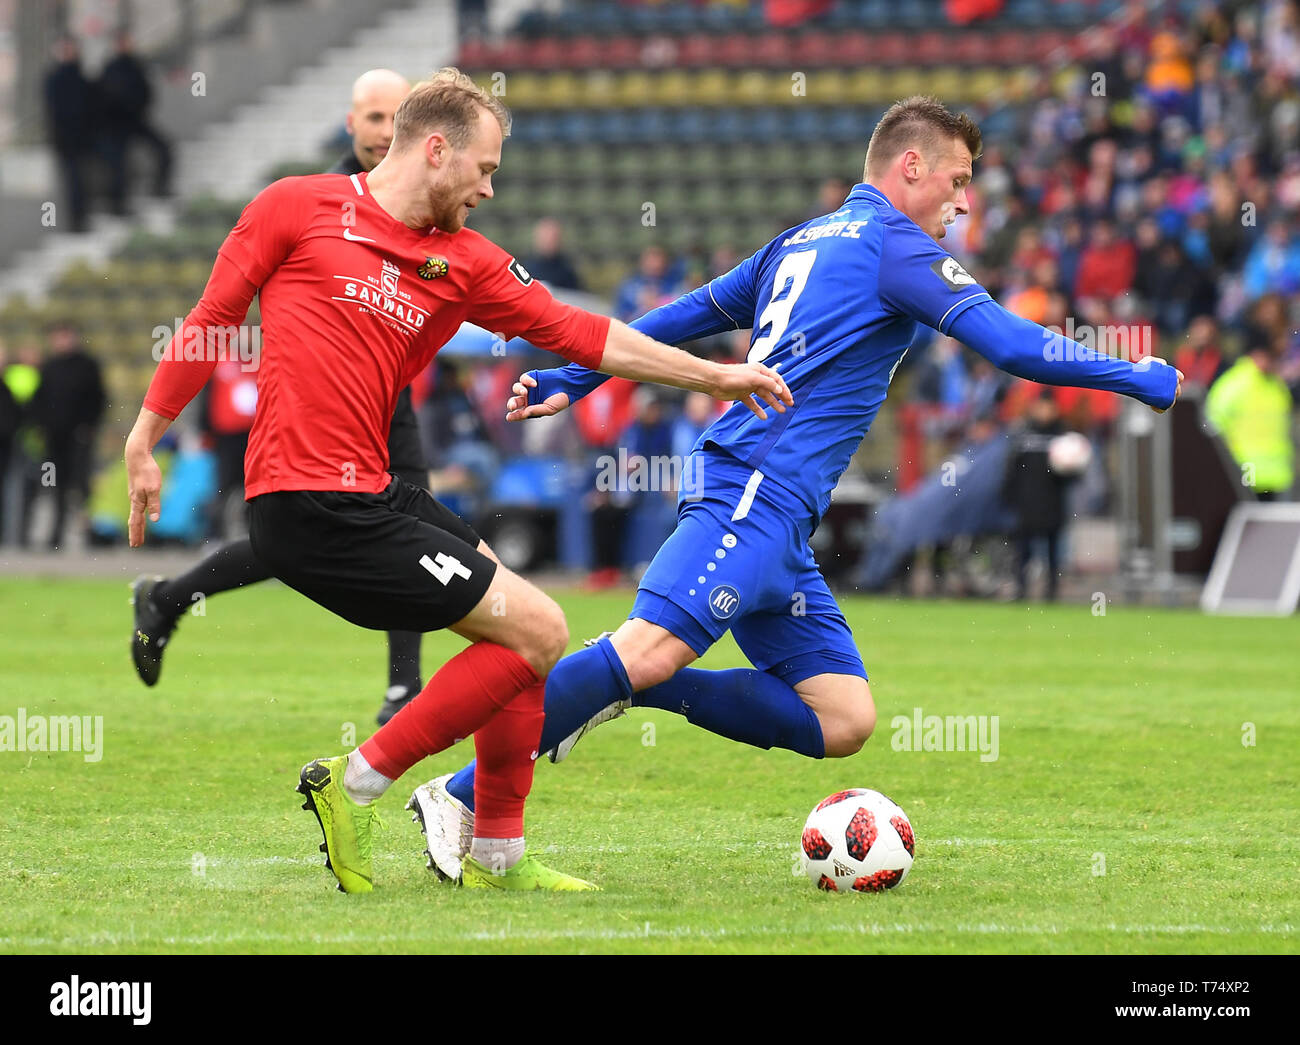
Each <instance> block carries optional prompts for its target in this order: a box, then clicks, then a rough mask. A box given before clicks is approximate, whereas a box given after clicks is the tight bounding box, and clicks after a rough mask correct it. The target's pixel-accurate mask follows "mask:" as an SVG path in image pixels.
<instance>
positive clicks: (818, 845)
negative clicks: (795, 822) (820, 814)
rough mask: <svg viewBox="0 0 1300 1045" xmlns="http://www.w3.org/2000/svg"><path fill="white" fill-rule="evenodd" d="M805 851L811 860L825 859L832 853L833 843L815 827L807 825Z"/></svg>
mask: <svg viewBox="0 0 1300 1045" xmlns="http://www.w3.org/2000/svg"><path fill="white" fill-rule="evenodd" d="M803 851H804V852H805V853H807V854H808V859H809V860H825V859H826V858H827V857H828V856H830V855H831V844H830V842H828V841H826V836H825V835H823V834H822V833H821V832H820V831H818V830H817V828H815V827H805V828H804V831H803Z"/></svg>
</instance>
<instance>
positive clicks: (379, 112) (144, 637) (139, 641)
mask: <svg viewBox="0 0 1300 1045" xmlns="http://www.w3.org/2000/svg"><path fill="white" fill-rule="evenodd" d="M410 90H411V85H410V84H409V83H408V82H407V80H406V78H405V77H403V76H401V75H400V74H398V73H395V72H392V71H391V70H388V69H372V70H370V71H369V72H367V73H363V74H362V75H361V76H360V77H358V78H357V81H356V82H355V83H354V84H353V85H352V108H351V109H350V110H349V112H348V117H347V130H348V134H349V135H351V137H352V150H351V151H350V152H349V153H348V154H347V155H345V156H344V157H343V158H342V159H340V160H339V162H338V163H336V164H335V165H334V166H333V167H331V168H330V171H329V173H331V174H348V175H351V174H360V173H361V172H362V171H370V170H372V169H373V168H374V167H375V166H376V165H377V164H378V163H379V161H380V160H382V159H383V158H384V157H385V156H386V155H387V154H388V146H389V144H390V143H391V142H392V140H393V114H394V113H395V112H396V111H397V107H398V105H400V104H401V101H402V99H403V98H405V97H406V96H407V94H409V93H410ZM388 468H389V471H391V472H393V473H394V474H396V475H397V476H399V477H400V478H402V479H405V480H406V481H407V482H408V483H410V484H411V485H413V486H417V487H420V488H422V489H425V490H427V489H428V488H429V472H428V466H427V464H426V463H425V460H424V453H423V451H422V450H421V448H420V432H419V428H418V426H417V423H416V420H415V411H414V410H413V409H412V407H411V390H410V388H404V389H402V393H401V395H400V396H398V399H397V409H396V410H395V411H394V413H393V422H392V426H391V428H390V429H389V433H388ZM270 576H271V573H270V571H269V570H267V569H266V567H264V566H263V565H262V563H261V562H259V561H258V559H257V557H256V556H255V555H254V554H253V548H252V545H251V543H250V542H249V540H248V539H247V538H244V539H243V540H238V541H232V542H231V543H230V544H227V545H225V546H223V547H222V548H220V549H218V550H217V551H215V552H213V553H212V554H211V555H209V556H207V558H205V559H204V560H203V561H202V562H200V563H199V564H198V565H197V566H195V567H194V568H193V569H191V570H190V571H189V572H187V573H184V574H182V575H181V576H179V577H176V578H174V579H171V580H166V579H163V578H161V577H159V578H149V577H141V578H140V579H139V580H137V581H136V582H135V586H134V588H133V593H134V600H133V601H134V605H135V629H134V631H133V633H132V636H131V656H132V659H133V660H134V662H135V669H136V672H137V673H138V674H139V676H140V678H141V680H142V681H143V682H144V683H145V685H148V686H152V685H154V684H155V683H156V682H157V681H158V675H159V673H160V671H161V670H162V654H163V648H164V647H165V646H166V645H167V641H168V639H169V638H170V637H171V633H172V631H173V629H175V627H176V625H177V623H178V622H179V621H180V618H181V615H182V614H183V613H184V612H185V610H186V609H187V608H188V607H189V606H190V605H191V603H192V601H193V597H194V595H195V594H196V593H200V592H201V593H202V594H203V596H204V597H205V598H206V597H208V596H211V595H215V594H216V593H217V592H222V591H230V590H231V589H233V588H242V587H243V586H244V585H246V584H255V583H257V582H258V581H263V580H266V579H267V578H268V577H270ZM420 639H421V635H420V633H419V632H414V631H390V632H389V633H388V691H387V693H386V695H385V698H384V703H383V706H382V707H381V708H380V709H379V714H378V716H377V719H378V722H379V724H380V725H383V724H384V723H385V722H387V721H388V720H389V719H390V718H392V717H393V715H395V714H396V713H397V712H398V711H400V710H401V709H402V708H403V707H405V706H406V705H407V704H408V703H409V702H410V701H411V700H412V699H413V698H414V697H415V695H416V694H418V693H419V692H420V690H421V689H422V688H423V683H422V681H421V679H420Z"/></svg>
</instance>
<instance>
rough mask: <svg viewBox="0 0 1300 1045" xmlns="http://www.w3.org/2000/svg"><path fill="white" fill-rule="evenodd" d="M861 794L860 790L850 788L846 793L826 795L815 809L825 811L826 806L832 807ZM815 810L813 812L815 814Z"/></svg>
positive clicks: (838, 792)
mask: <svg viewBox="0 0 1300 1045" xmlns="http://www.w3.org/2000/svg"><path fill="white" fill-rule="evenodd" d="M860 794H862V788H860V787H852V788H849V790H847V791H836V792H835V794H833V795H828V796H827V797H826V798H823V799H822V800H821V801H820V802H818V803H817V809H825V808H826V807H827V806H833V805H834V804H835V803H836V802H843V801H844V800H845V799H846V798H852V797H853V796H854V795H860ZM816 811H817V810H816V809H815V810H813V812H816Z"/></svg>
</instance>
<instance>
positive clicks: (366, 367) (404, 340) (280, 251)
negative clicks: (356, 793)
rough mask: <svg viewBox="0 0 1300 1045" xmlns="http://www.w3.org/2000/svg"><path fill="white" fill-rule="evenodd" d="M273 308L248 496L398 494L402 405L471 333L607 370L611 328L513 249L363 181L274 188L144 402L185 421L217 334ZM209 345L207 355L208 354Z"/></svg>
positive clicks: (234, 237)
mask: <svg viewBox="0 0 1300 1045" xmlns="http://www.w3.org/2000/svg"><path fill="white" fill-rule="evenodd" d="M255 293H256V294H259V295H260V305H261V313H262V338H261V345H262V350H261V353H262V354H261V360H260V363H259V365H258V372H257V416H256V419H255V420H254V422H253V429H252V432H251V434H250V436H249V442H248V454H247V456H246V457H245V460H244V473H245V482H244V487H245V494H246V496H247V497H249V498H253V497H256V496H258V495H259V494H264V493H270V492H272V491H275V490H343V491H355V492H359V493H378V492H380V491H381V490H383V489H384V488H385V487H386V486H387V485H388V483H389V476H388V473H387V468H388V445H387V443H388V428H389V423H390V421H391V420H392V416H393V410H394V409H395V408H396V405H397V395H398V392H399V391H400V390H401V389H403V388H405V387H406V386H407V385H408V384H409V383H410V382H411V380H412V379H413V378H414V377H415V376H416V374H418V373H419V372H420V371H421V370H423V369H424V368H425V367H426V366H428V365H429V361H430V360H431V359H432V358H433V356H434V354H435V353H436V352H437V351H438V349H439V348H441V347H442V346H443V345H444V344H446V343H447V341H448V340H450V339H451V337H452V335H453V334H455V333H456V331H457V330H459V329H460V325H461V323H463V322H466V321H468V322H471V323H476V324H478V325H479V326H481V327H484V328H486V329H488V330H491V331H495V332H497V333H498V334H500V335H501V336H503V337H504V338H506V339H509V338H512V337H516V336H519V337H525V338H527V339H528V340H529V341H531V342H532V343H533V344H534V345H537V346H539V347H541V348H546V349H550V350H551V351H554V352H558V353H559V354H560V355H562V356H564V357H565V358H566V359H569V360H572V361H573V362H576V363H581V364H582V365H583V366H586V367H590V368H591V369H596V368H597V367H599V365H600V360H601V356H602V355H603V353H604V345H605V339H606V337H607V336H608V332H609V319H608V318H607V317H604V316H597V315H593V314H592V313H589V312H584V311H582V310H581V309H576V308H573V307H571V306H568V305H563V304H561V303H560V302H558V301H556V300H555V299H554V298H553V297H551V295H550V292H549V291H547V290H546V288H545V287H543V286H542V285H541V284H540V283H538V282H536V281H535V280H533V278H532V277H531V276H530V275H529V274H528V272H527V271H526V270H525V269H524V267H523V266H522V265H520V264H519V263H518V262H517V261H516V260H515V259H514V258H512V257H511V256H510V255H509V254H507V253H506V252H505V251H504V250H502V249H501V248H500V247H498V246H496V245H495V244H493V243H492V242H490V241H489V240H487V239H485V238H484V237H482V236H480V235H479V234H478V233H477V232H473V231H471V230H469V229H466V228H463V229H461V230H460V231H459V232H455V233H446V232H442V231H440V230H438V229H435V228H426V229H419V230H417V229H410V228H407V227H406V226H405V225H403V224H402V223H401V222H399V221H397V220H396V219H395V218H393V217H392V216H391V215H390V214H389V213H388V212H387V211H385V210H384V209H383V208H382V207H380V206H379V204H378V203H376V202H375V200H374V198H373V197H372V196H371V195H370V192H369V190H368V189H367V187H366V175H365V174H353V175H342V174H316V175H311V176H308V177H301V178H284V179H282V180H281V181H277V182H275V183H274V184H272V185H269V186H268V187H267V188H266V189H264V190H263V191H262V192H260V193H259V194H258V195H257V197H256V198H255V199H254V200H253V201H252V202H251V203H250V204H249V205H248V206H247V207H245V208H244V213H243V214H242V215H240V218H239V222H238V223H237V224H236V225H235V227H234V228H233V229H232V230H231V232H230V235H229V236H227V237H226V241H225V242H224V243H223V244H222V245H221V250H220V252H219V253H218V255H217V261H216V263H215V264H214V265H213V269H212V276H211V277H210V278H209V280H208V285H207V287H206V288H205V289H204V292H203V297H202V299H201V300H200V301H199V303H198V304H197V305H196V306H195V307H194V310H193V311H192V312H191V313H190V314H189V316H188V317H187V318H186V320H185V323H184V324H183V325H182V327H181V329H180V330H179V331H177V332H176V334H175V336H174V337H173V338H172V341H171V343H170V344H169V345H168V348H167V351H166V352H165V353H164V356H163V360H162V362H161V363H159V365H158V370H157V372H156V373H155V374H154V377H153V381H152V382H151V383H150V385H149V392H148V394H147V395H146V396H145V400H144V405H145V407H146V408H147V409H149V410H152V411H153V412H154V413H157V414H161V415H162V416H164V417H168V418H175V417H176V416H177V415H178V414H179V413H180V412H181V410H183V409H184V408H185V405H186V404H187V403H188V402H189V401H190V400H191V399H192V398H193V397H194V395H195V394H196V393H197V392H198V390H199V389H200V388H202V386H203V383H204V382H205V381H206V380H207V378H208V375H209V374H210V373H211V372H212V369H213V367H214V366H215V365H216V363H217V362H218V360H219V358H221V346H220V345H217V344H215V339H216V337H218V336H220V335H219V333H218V332H219V331H220V330H221V329H223V328H229V327H231V326H233V325H235V324H238V323H241V322H242V321H243V318H244V314H245V312H246V311H247V309H248V305H249V302H250V301H251V300H252V297H253V294H255ZM201 331H202V332H205V333H206V335H207V344H206V350H205V351H203V352H197V351H194V345H195V344H198V345H202V340H201V339H202V337H203V334H202V333H200V332H201Z"/></svg>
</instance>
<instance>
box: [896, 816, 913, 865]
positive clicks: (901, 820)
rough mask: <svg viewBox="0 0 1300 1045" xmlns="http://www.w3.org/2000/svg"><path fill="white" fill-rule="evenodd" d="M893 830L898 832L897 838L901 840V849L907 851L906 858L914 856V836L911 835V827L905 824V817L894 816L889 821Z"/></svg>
mask: <svg viewBox="0 0 1300 1045" xmlns="http://www.w3.org/2000/svg"><path fill="white" fill-rule="evenodd" d="M889 822H890V823H891V824H892V825H893V827H894V830H895V831H897V832H898V837H899V838H900V839H902V842H903V848H904V849H906V850H907V855H908V856H915V855H916V853H915V852H914V850H915V849H916V836H915V835H913V834H912V825H911V824H910V823H908V822H907V819H906V818H905V817H901V816H896V817H893V818H892V819H891V820H890V821H889Z"/></svg>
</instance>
